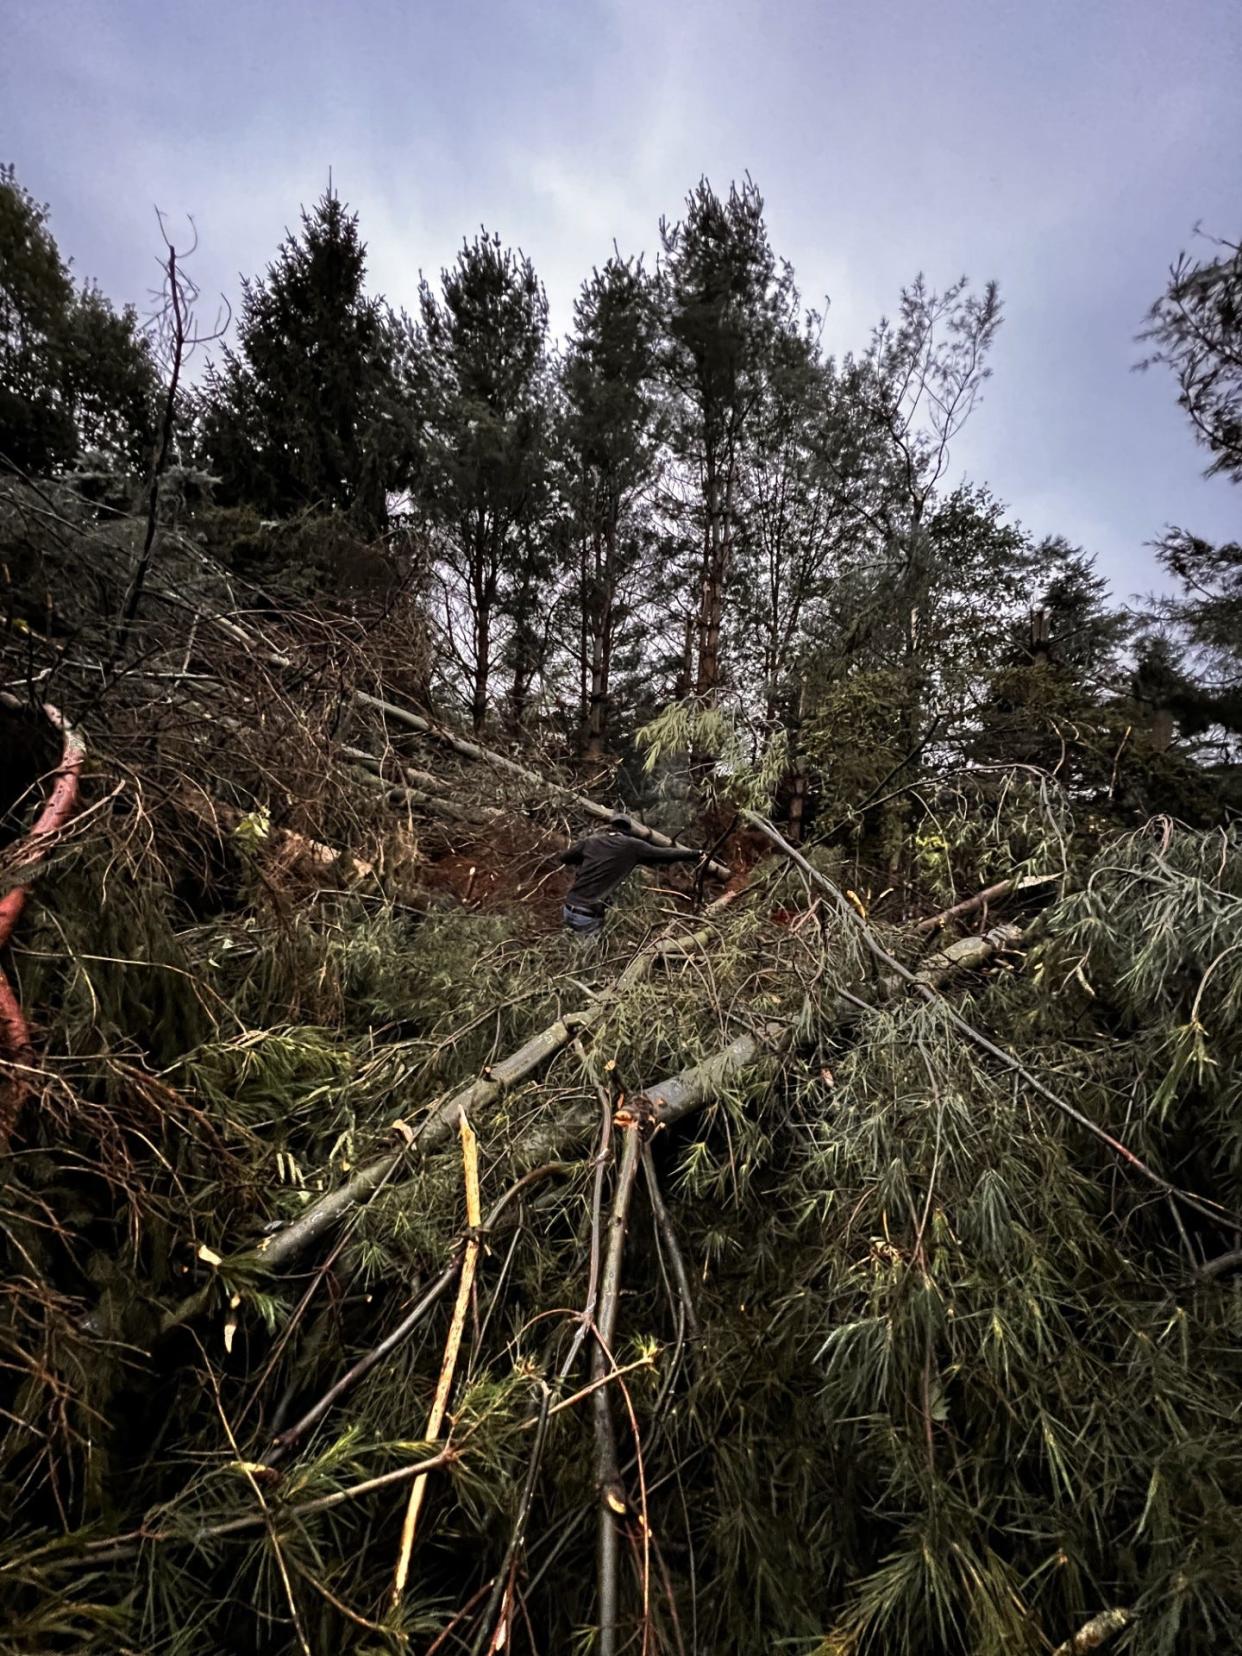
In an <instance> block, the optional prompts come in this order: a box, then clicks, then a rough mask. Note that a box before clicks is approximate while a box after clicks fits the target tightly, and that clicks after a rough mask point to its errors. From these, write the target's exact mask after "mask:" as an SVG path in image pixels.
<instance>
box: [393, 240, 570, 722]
mask: <svg viewBox="0 0 1242 1656" xmlns="http://www.w3.org/2000/svg"><path fill="white" fill-rule="evenodd" d="M441 290H442V291H441V296H440V297H439V298H437V297H436V295H435V294H434V293H433V291H432V289H431V285H430V283H429V282H427V281H426V279H424V281H423V283H422V287H421V290H420V315H421V320H422V332H421V337H420V339H419V342H418V374H419V381H418V383H419V392H420V396H421V398H422V402H423V411H424V423H423V437H422V443H421V448H420V453H419V474H418V488H417V495H418V501H419V505H420V508H421V511H422V513H423V515H424V517H425V518H426V520H427V522H428V523H429V525H430V526H431V528H432V530H433V533H434V534H435V538H436V551H437V554H438V558H439V561H440V562H441V564H442V565H443V568H444V571H445V574H446V576H447V578H448V587H449V590H450V592H451V594H452V597H451V599H450V600H449V601H448V603H449V608H450V610H451V609H452V607H453V606H454V605H461V606H464V610H465V613H466V615H467V617H468V621H467V630H466V636H465V637H464V638H463V639H462V640H461V642H460V643H459V645H458V647H457V650H456V652H455V653H456V655H457V656H458V658H459V660H460V661H461V663H462V664H463V665H464V666H465V668H466V671H467V674H468V676H469V685H468V692H467V696H466V700H467V701H468V704H469V706H470V709H471V718H472V721H473V724H474V728H475V729H476V730H479V729H481V728H482V726H483V723H484V720H485V718H486V714H487V708H488V692H489V685H490V682H491V674H492V669H493V665H494V659H495V656H496V654H497V649H496V646H497V642H498V640H497V639H496V637H495V632H496V628H497V625H498V623H499V622H500V621H501V620H502V618H504V617H507V619H508V623H509V635H508V639H507V641H506V647H507V651H508V661H509V665H510V666H511V667H512V669H513V680H512V691H511V711H512V713H513V715H514V716H515V718H518V719H520V718H521V716H522V714H523V713H524V711H525V705H526V698H527V694H528V690H529V685H530V682H531V679H532V677H533V676H534V674H535V672H536V671H537V669H538V668H539V666H540V665H541V662H542V650H543V644H542V642H541V635H542V627H541V619H542V618H541V614H540V610H541V602H542V595H543V593H544V591H545V589H546V583H547V579H548V575H549V573H550V568H549V557H550V550H549V548H548V546H547V545H546V543H545V542H544V540H543V538H542V537H541V536H540V535H539V534H538V532H537V525H538V520H539V513H540V511H541V507H542V498H543V491H544V469H545V464H546V454H545V440H546V439H545V427H546V420H547V412H546V406H545V402H546V386H545V378H546V363H545V352H546V335H547V325H548V302H547V298H546V296H545V294H544V291H543V288H542V286H541V285H540V283H539V280H538V278H537V277H536V275H535V271H534V267H533V265H532V264H531V262H530V260H529V259H528V258H526V257H525V256H524V255H522V254H520V253H514V252H513V251H512V250H511V249H509V248H505V247H502V245H501V242H500V238H499V237H498V236H491V235H488V234H487V233H486V231H484V232H481V233H480V234H479V235H478V236H476V237H475V239H474V241H473V242H467V243H465V244H464V245H463V247H462V249H461V252H460V253H459V254H458V256H457V262H456V264H455V265H453V266H452V268H451V269H448V270H445V271H443V272H442V274H441ZM445 625H446V629H447V630H448V631H449V632H450V633H453V634H455V633H456V632H457V631H459V630H460V626H459V624H458V626H457V627H455V626H454V620H453V618H452V616H451V615H449V616H446V622H445Z"/></svg>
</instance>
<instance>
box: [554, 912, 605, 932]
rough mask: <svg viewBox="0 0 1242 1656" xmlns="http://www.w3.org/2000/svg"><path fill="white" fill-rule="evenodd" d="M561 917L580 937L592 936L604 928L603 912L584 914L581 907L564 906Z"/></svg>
mask: <svg viewBox="0 0 1242 1656" xmlns="http://www.w3.org/2000/svg"><path fill="white" fill-rule="evenodd" d="M561 919H562V920H563V921H564V923H565V924H566V925H567V926H568V927H569V929H570V931H572V932H577V933H578V935H579V937H591V936H593V935H594V934H595V933H596V932H601V931H603V929H604V917H603V915H602V914H584V913H583V912H582V910H581V909H571V908H562V910H561Z"/></svg>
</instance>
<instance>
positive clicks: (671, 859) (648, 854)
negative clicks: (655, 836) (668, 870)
mask: <svg viewBox="0 0 1242 1656" xmlns="http://www.w3.org/2000/svg"><path fill="white" fill-rule="evenodd" d="M634 844H635V848H636V850H637V851H638V861H639V862H640V863H643V864H646V865H647V866H650V865H652V864H654V863H689V862H698V861H699V859H700V858H701V857H702V855H703V853H702V852H701V851H695V850H693V849H692V848H691V847H690V846H688V845H652V844H651V843H650V842H649V841H648V840H635V842H634Z"/></svg>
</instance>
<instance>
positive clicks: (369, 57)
mask: <svg viewBox="0 0 1242 1656" xmlns="http://www.w3.org/2000/svg"><path fill="white" fill-rule="evenodd" d="M0 58H2V61H0V159H9V160H12V161H13V162H15V163H16V165H17V169H18V173H19V176H20V178H21V179H22V181H23V182H24V183H25V184H26V185H27V186H28V187H29V188H30V189H31V190H32V191H33V192H34V194H35V195H37V196H38V197H40V198H41V199H43V200H45V201H48V202H49V203H50V204H51V207H52V227H53V230H54V232H55V234H56V236H57V238H58V240H59V242H60V245H61V248H62V251H64V252H66V253H68V254H71V255H72V256H73V258H74V261H75V265H76V267H77V269H78V271H79V273H80V274H82V275H89V276H93V277H96V278H97V279H98V280H99V282H100V284H101V285H102V286H103V288H104V289H105V290H106V291H107V292H108V293H109V294H110V295H111V296H112V297H113V298H114V299H117V300H133V301H135V302H137V303H139V304H142V303H143V302H144V300H145V295H146V293H147V290H148V289H149V288H150V286H151V285H152V280H153V277H154V258H155V252H156V249H157V248H158V238H157V234H156V229H155V222H154V217H153V213H152V208H153V206H154V205H155V204H158V205H159V206H160V207H162V208H163V209H165V211H166V212H168V213H169V214H171V215H177V214H186V213H192V214H193V215H194V217H195V220H196V222H197V224H198V228H199V232H200V238H201V242H200V251H199V254H198V256H197V260H196V262H195V266H194V273H195V275H196V276H197V279H198V281H199V282H200V284H201V285H202V287H203V290H204V295H205V303H204V309H208V308H209V307H208V305H207V303H206V300H208V299H210V298H211V296H213V295H215V294H218V293H220V292H223V293H225V294H226V295H227V296H228V297H229V298H230V300H235V299H236V296H237V291H238V278H239V276H240V275H241V274H243V273H252V272H256V271H260V270H262V269H263V268H264V267H265V266H266V264H267V263H268V261H269V260H270V258H271V256H272V254H273V252H274V250H275V247H276V244H277V242H278V241H279V239H280V236H281V234H282V232H283V230H284V229H285V227H286V226H287V225H290V224H292V223H294V222H295V221H296V218H297V211H298V207H299V204H301V203H303V202H310V201H312V200H313V199H314V198H315V197H316V196H317V195H319V194H320V192H321V191H322V189H323V187H324V185H325V183H326V181H327V177H328V169H329V167H331V168H332V172H333V177H334V179H335V182H336V185H337V188H338V190H339V192H340V194H341V195H342V196H343V197H344V198H345V199H346V200H347V201H349V202H350V204H351V205H352V206H353V207H355V208H356V209H357V210H358V212H359V214H360V217H361V224H362V229H363V234H364V236H365V238H366V241H367V243H368V245H369V252H370V269H371V282H372V286H373V288H375V289H378V290H379V291H382V292H384V293H386V294H387V296H388V297H389V298H390V299H391V300H392V301H393V302H394V303H396V304H404V305H405V306H407V307H409V308H412V307H413V303H414V299H415V296H416V292H417V284H418V273H419V271H420V269H426V270H429V271H438V270H439V269H440V268H441V267H442V266H443V265H444V264H446V263H447V262H449V261H450V260H451V259H452V257H453V255H454V253H455V250H456V247H457V245H458V244H459V242H460V240H461V238H462V236H463V235H465V234H467V233H472V232H473V231H474V229H475V228H477V226H478V225H479V224H480V223H486V224H487V226H488V227H489V228H491V229H495V230H498V231H499V232H500V233H501V234H502V235H503V236H504V237H505V238H506V239H507V240H509V241H511V242H514V243H517V244H519V245H520V246H521V247H522V248H524V249H525V251H526V252H528V253H529V254H530V255H531V256H532V258H533V259H534V261H535V264H536V267H537V269H538V270H539V272H540V274H541V275H542V277H543V279H544V282H545V284H546V286H547V289H548V296H549V299H550V301H551V306H552V316H553V322H554V325H556V326H557V327H563V326H564V325H565V323H566V322H567V320H568V318H569V315H570V305H571V302H572V298H573V294H574V291H575V289H576V287H577V285H578V283H579V281H580V280H581V278H582V276H583V275H584V274H585V273H586V272H587V271H588V270H589V268H590V267H591V266H592V265H593V264H595V263H597V262H600V261H602V260H603V259H604V258H606V257H607V255H608V253H609V251H610V249H611V245H612V241H613V239H614V238H615V239H616V240H617V242H618V243H619V245H620V247H621V250H622V251H623V252H637V251H640V250H643V249H646V250H647V251H648V253H649V254H650V255H651V256H654V253H655V251H656V246H657V232H656V226H657V224H658V221H659V218H660V216H661V214H668V215H669V216H671V217H675V216H676V215H677V213H678V209H679V206H680V203H681V201H682V199H683V197H684V195H685V193H686V190H687V189H688V188H689V186H690V185H691V184H692V183H693V182H694V181H695V180H696V179H697V178H698V177H699V175H700V174H702V173H706V174H707V175H708V176H709V177H710V178H711V180H712V182H713V183H714V184H716V185H717V187H718V188H720V189H722V190H723V189H724V188H726V187H727V185H728V183H729V181H730V179H731V178H734V177H740V176H741V174H742V173H743V172H745V171H746V170H749V171H750V173H751V175H752V176H753V177H754V179H755V180H756V182H757V183H758V184H759V186H760V188H761V189H762V191H763V193H764V196H765V198H766V201H767V209H768V222H769V226H770V230H771V234H772V239H773V243H774V245H775V247H776V250H777V252H778V253H780V254H782V255H784V256H785V257H787V258H789V259H790V260H791V261H792V262H793V264H794V266H795V268H796V271H797V275H798V280H799V285H800V287H801V289H802V292H803V295H804V297H805V299H806V300H807V302H809V303H815V304H817V305H820V304H822V303H823V300H824V298H825V296H826V297H827V298H829V299H830V300H831V309H830V311H829V322H828V329H827V339H828V343H829V345H830V347H831V348H832V349H833V350H834V351H843V350H847V349H851V348H860V347H862V346H863V345H864V344H865V342H866V338H867V334H868V331H869V329H870V327H871V325H872V323H873V322H874V321H875V320H876V319H877V318H878V317H879V316H881V315H882V314H884V313H885V312H887V311H890V310H891V309H892V308H893V307H894V304H895V301H896V298H897V295H898V293H899V291H900V288H901V286H902V284H903V282H905V281H907V280H909V278H910V277H911V276H913V275H914V274H915V273H916V272H917V271H919V270H923V271H924V272H926V274H927V276H928V278H929V280H931V281H932V282H933V283H937V284H939V283H944V282H948V281H950V280H952V279H953V278H954V277H956V276H958V275H959V274H963V273H965V274H968V275H969V276H970V277H971V278H972V279H973V280H975V281H982V280H985V279H986V278H988V277H992V276H995V277H996V278H997V279H998V280H999V282H1000V285H1001V291H1002V295H1003V298H1004V301H1005V313H1006V320H1005V324H1004V327H1003V329H1002V333H1001V338H1000V341H999V343H998V345H997V348H996V352H995V357H994V369H995V372H994V377H993V379H992V381H991V383H990V385H989V387H988V389H987V393H986V396H985V399H984V402H983V404H982V405H981V407H980V408H979V410H978V412H977V413H976V414H975V416H974V419H973V422H972V424H971V426H970V427H969V428H968V430H967V431H966V432H965V433H964V434H963V435H962V437H961V438H960V439H959V441H958V444H957V446H956V448H955V451H954V456H953V471H954V473H955V474H956V475H969V476H970V477H971V478H972V479H973V480H975V481H979V482H987V483H989V484H990V485H991V486H992V488H993V489H994V491H995V493H996V494H997V495H998V496H999V497H1000V498H1001V499H1002V500H1004V501H1005V502H1006V503H1007V504H1008V505H1009V507H1010V509H1011V511H1012V512H1013V514H1014V515H1015V516H1016V517H1018V518H1020V519H1021V521H1022V522H1023V523H1024V524H1025V525H1026V526H1027V527H1028V528H1029V529H1030V530H1031V531H1033V532H1034V533H1036V534H1040V535H1042V534H1053V533H1060V534H1064V535H1066V536H1067V537H1068V538H1070V539H1071V540H1073V541H1076V542H1078V543H1079V544H1081V545H1083V546H1084V547H1086V548H1087V549H1088V550H1090V551H1092V552H1094V553H1096V554H1097V556H1098V558H1099V562H1100V566H1101V568H1102V569H1103V570H1104V571H1105V572H1106V573H1107V574H1108V575H1109V577H1110V578H1111V579H1112V580H1113V582H1114V584H1115V586H1116V587H1117V590H1118V592H1119V593H1120V594H1122V595H1125V594H1129V593H1131V592H1133V591H1135V590H1138V589H1143V588H1145V587H1147V586H1148V585H1150V583H1151V582H1152V579H1153V566H1152V561H1151V555H1150V553H1149V552H1148V551H1146V550H1145V545H1144V543H1145V542H1147V541H1149V540H1150V539H1152V538H1153V537H1154V536H1155V535H1157V534H1158V533H1159V532H1160V530H1161V528H1162V527H1163V526H1164V525H1165V524H1166V523H1169V522H1174V523H1179V524H1182V525H1183V526H1185V527H1187V528H1191V529H1194V530H1195V531H1197V532H1199V533H1202V534H1205V535H1209V536H1214V537H1217V538H1221V537H1225V536H1229V537H1230V538H1237V537H1238V536H1239V535H1240V534H1242V521H1240V520H1242V491H1238V490H1236V489H1233V490H1231V489H1230V487H1229V486H1228V485H1227V484H1224V483H1222V482H1220V481H1218V480H1215V481H1212V482H1210V483H1209V482H1205V481H1204V480H1203V478H1202V475H1201V474H1202V469H1203V463H1204V458H1205V457H1204V455H1203V453H1202V451H1200V450H1198V449H1196V448H1195V446H1194V443H1193V441H1192V439H1191V437H1190V435H1189V432H1188V430H1187V427H1186V425H1185V422H1184V420H1183V417H1182V416H1181V414H1180V412H1179V411H1178V409H1177V407H1176V404H1175V401H1174V394H1173V385H1172V381H1171V379H1170V378H1169V376H1168V374H1167V372H1166V371H1163V370H1154V371H1152V372H1151V373H1148V374H1135V373H1132V372H1131V366H1132V364H1133V363H1134V362H1135V361H1136V359H1137V357H1138V356H1139V354H1140V348H1139V347H1138V346H1137V345H1136V344H1135V343H1134V335H1135V333H1136V332H1137V331H1138V329H1139V327H1140V326H1141V324H1142V321H1143V316H1144V313H1145V311H1146V309H1147V307H1148V305H1149V304H1150V302H1151V300H1152V299H1153V298H1154V297H1155V295H1156V294H1157V293H1158V292H1159V290H1160V288H1161V286H1162V282H1163V279H1164V276H1165V272H1166V270H1167V267H1168V265H1169V263H1170V261H1171V260H1172V258H1173V257H1174V256H1175V255H1176V253H1177V252H1178V250H1179V248H1181V247H1182V246H1184V245H1187V244H1188V243H1189V242H1190V239H1191V235H1192V232H1193V228H1194V226H1195V224H1196V222H1198V221H1202V222H1203V224H1204V226H1205V227H1206V228H1208V229H1210V230H1213V231H1215V232H1216V233H1217V234H1219V235H1225V236H1229V237H1231V238H1233V239H1235V240H1236V239H1238V238H1239V236H1242V0H818V3H813V0H767V3H766V4H764V3H760V0H715V3H706V0H665V3H658V0H456V3H452V0H440V3H435V4H430V3H427V0H423V3H419V0H348V3H347V0H333V3H328V0H259V3H254V0H252V3H250V4H242V3H240V0H216V3H215V4H214V5H205V4H203V3H202V0H196V3H195V4H193V5H189V4H186V3H184V0H158V3H157V0H110V3H109V0H94V3H80V4H79V3H72V0H5V5H4V24H3V27H2V30H0Z"/></svg>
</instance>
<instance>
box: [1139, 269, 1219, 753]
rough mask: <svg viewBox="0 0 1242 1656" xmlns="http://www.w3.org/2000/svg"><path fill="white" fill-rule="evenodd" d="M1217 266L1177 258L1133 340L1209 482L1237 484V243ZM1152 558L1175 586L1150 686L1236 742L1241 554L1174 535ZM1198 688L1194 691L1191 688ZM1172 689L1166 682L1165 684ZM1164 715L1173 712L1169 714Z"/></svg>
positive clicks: (1156, 616)
mask: <svg viewBox="0 0 1242 1656" xmlns="http://www.w3.org/2000/svg"><path fill="white" fill-rule="evenodd" d="M1215 246H1216V249H1217V252H1216V256H1215V257H1214V258H1210V259H1207V260H1197V259H1192V258H1190V257H1189V255H1187V254H1185V253H1183V254H1181V255H1180V256H1179V257H1178V259H1177V261H1176V263H1175V264H1174V266H1173V268H1172V270H1171V271H1170V274H1169V285H1168V287H1167V289H1166V291H1165V292H1164V293H1163V294H1162V295H1161V297H1160V298H1159V299H1158V300H1157V301H1156V303H1155V304H1154V305H1153V306H1152V309H1151V313H1150V317H1149V320H1148V326H1147V328H1146V330H1145V331H1144V333H1143V334H1142V335H1141V336H1140V337H1141V338H1142V339H1144V340H1146V341H1149V342H1151V343H1153V344H1154V346H1155V350H1154V352H1153V353H1152V355H1151V356H1150V357H1149V358H1148V359H1147V360H1146V361H1145V362H1144V363H1143V364H1142V365H1141V366H1143V367H1150V366H1152V365H1153V364H1155V363H1162V364H1164V365H1165V366H1167V367H1169V368H1171V369H1172V371H1173V373H1174V374H1175V376H1176V378H1177V386H1178V403H1179V404H1180V406H1181V407H1182V408H1183V409H1184V410H1185V412H1186V414H1187V417H1188V418H1189V420H1190V424H1191V427H1192V429H1193V431H1194V434H1195V438H1196V440H1197V441H1198V442H1199V443H1201V444H1202V445H1203V446H1204V447H1205V448H1206V449H1207V450H1208V452H1209V454H1210V455H1211V462H1210V464H1209V465H1208V468H1207V473H1208V476H1213V475H1219V476H1222V477H1227V478H1229V479H1230V480H1231V481H1232V482H1233V483H1235V484H1239V483H1242V243H1236V242H1228V241H1218V242H1216V243H1215ZM1156 553H1157V556H1158V557H1159V559H1160V562H1161V563H1162V564H1163V565H1164V567H1165V569H1166V570H1168V572H1169V573H1170V574H1171V575H1172V576H1173V577H1174V578H1175V579H1176V581H1177V582H1178V585H1179V588H1180V593H1179V594H1178V595H1177V596H1174V597H1169V598H1162V599H1159V600H1157V601H1155V602H1154V603H1153V605H1152V612H1151V622H1152V624H1153V625H1155V626H1159V627H1162V628H1163V629H1165V630H1166V631H1167V632H1168V633H1169V634H1170V638H1169V643H1168V645H1167V646H1166V647H1164V648H1162V649H1160V650H1156V651H1155V652H1154V653H1152V652H1151V651H1150V650H1149V655H1150V656H1151V661H1150V664H1149V668H1150V670H1149V673H1148V678H1149V680H1151V681H1152V682H1154V681H1156V680H1160V679H1161V678H1162V677H1163V678H1165V679H1168V675H1169V672H1170V671H1172V669H1171V668H1170V665H1169V664H1170V663H1171V662H1172V661H1173V660H1174V659H1177V658H1179V657H1180V660H1179V665H1178V667H1177V669H1176V671H1175V672H1173V678H1174V679H1178V680H1180V688H1179V689H1178V690H1177V691H1176V694H1175V700H1176V701H1177V703H1178V705H1179V707H1180V710H1181V713H1182V716H1183V717H1184V718H1185V719H1186V720H1187V721H1188V723H1189V725H1190V726H1193V727H1194V728H1196V729H1198V730H1202V729H1203V728H1204V727H1205V725H1207V724H1211V723H1213V722H1215V723H1217V724H1219V725H1220V726H1221V727H1222V728H1223V729H1225V730H1226V731H1228V732H1231V733H1233V734H1234V735H1237V734H1242V688H1240V687H1242V544H1240V543H1239V542H1237V541H1228V542H1225V543H1223V544H1220V545H1213V544H1212V543H1211V542H1210V541H1207V540H1205V539H1204V538H1203V537H1202V536H1199V535H1196V534H1193V533H1192V532H1191V531H1189V530H1187V529H1184V528H1181V527H1171V528H1169V529H1167V530H1166V531H1165V533H1164V535H1163V536H1162V537H1161V539H1160V540H1159V541H1158V542H1157V545H1156ZM1187 675H1189V676H1190V678H1193V679H1196V680H1197V681H1198V682H1197V686H1196V687H1195V688H1194V690H1193V691H1192V688H1191V685H1190V682H1189V678H1188V677H1187ZM1170 683H1171V681H1170ZM1170 705H1171V704H1170Z"/></svg>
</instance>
